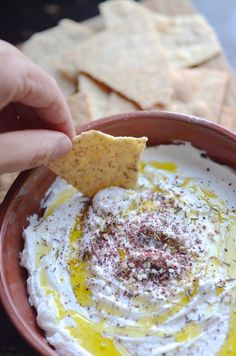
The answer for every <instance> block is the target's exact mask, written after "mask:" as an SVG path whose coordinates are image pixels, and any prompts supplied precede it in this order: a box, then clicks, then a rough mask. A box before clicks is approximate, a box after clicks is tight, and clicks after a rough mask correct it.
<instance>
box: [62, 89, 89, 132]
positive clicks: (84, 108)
mask: <svg viewBox="0 0 236 356" xmlns="http://www.w3.org/2000/svg"><path fill="white" fill-rule="evenodd" d="M67 104H68V106H69V109H70V112H71V115H72V118H73V121H74V124H75V127H79V126H80V125H83V124H87V123H88V122H90V121H92V120H93V118H92V114H91V104H90V100H89V98H88V95H87V94H86V93H75V94H72V95H70V96H69V97H68V98H67Z"/></svg>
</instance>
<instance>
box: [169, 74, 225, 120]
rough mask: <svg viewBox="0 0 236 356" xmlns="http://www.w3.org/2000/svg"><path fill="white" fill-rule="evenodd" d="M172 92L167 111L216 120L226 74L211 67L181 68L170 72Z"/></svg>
mask: <svg viewBox="0 0 236 356" xmlns="http://www.w3.org/2000/svg"><path fill="white" fill-rule="evenodd" d="M172 77H173V85H174V94H173V97H172V100H171V102H170V104H169V105H168V106H167V107H166V108H165V110H167V111H176V112H181V113H184V114H190V115H196V116H200V117H205V118H206V119H209V120H212V121H215V122H218V119H219V117H220V114H221V108H222V104H223V99H224V96H225V91H226V85H227V82H228V74H227V73H225V72H223V71H219V70H213V69H202V68H196V69H181V70H178V71H174V72H173V73H172Z"/></svg>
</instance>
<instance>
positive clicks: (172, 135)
mask: <svg viewBox="0 0 236 356" xmlns="http://www.w3.org/2000/svg"><path fill="white" fill-rule="evenodd" d="M89 129H96V130H100V131H103V132H106V133H108V134H112V135H114V136H121V135H124V136H137V137H140V136H147V137H148V139H149V140H148V145H149V146H153V145H158V144H160V143H162V144H168V143H171V142H173V141H175V140H180V141H181V140H182V141H190V142H192V144H193V145H194V146H196V147H198V148H200V149H203V150H204V151H206V152H207V154H208V155H209V156H210V157H211V158H212V159H214V160H216V161H217V162H219V163H223V164H226V165H228V166H231V167H234V168H236V135H235V134H234V133H232V132H230V131H228V130H226V129H224V128H223V127H221V126H219V125H216V124H214V123H212V122H208V121H206V120H202V119H197V118H195V117H192V116H187V115H180V114H174V113H163V112H138V113H132V114H123V115H118V116H113V117H110V118H107V119H102V120H98V121H94V122H92V123H90V124H87V125H84V126H82V127H80V128H79V130H78V133H80V132H81V131H86V130H89ZM54 179H55V175H54V174H53V173H51V172H50V171H48V170H47V169H46V168H44V167H40V168H36V169H33V170H29V171H26V172H23V173H21V174H20V175H19V176H18V178H17V179H16V181H15V182H14V184H13V186H12V187H11V189H10V190H9V192H8V194H7V196H6V198H5V199H4V202H3V204H2V206H1V210H0V223H1V230H0V297H1V300H2V304H3V306H4V308H5V310H6V312H7V314H8V315H9V317H10V319H11V321H12V322H13V324H14V325H15V327H16V328H17V330H18V331H19V332H20V334H21V335H22V336H23V337H24V338H25V340H27V341H28V343H29V344H30V345H31V346H32V347H33V348H34V349H35V350H36V351H38V352H39V353H41V354H43V355H56V353H55V351H54V350H53V349H52V348H51V347H50V346H49V345H48V343H47V342H46V340H45V338H44V334H43V332H42V331H41V330H40V329H39V328H38V327H37V325H36V313H35V310H34V309H33V308H32V307H31V306H30V305H29V302H28V296H27V290H26V278H27V273H26V271H25V270H24V269H23V268H22V267H21V266H20V265H19V252H20V251H21V250H22V248H23V240H22V237H21V235H22V230H23V228H24V227H26V226H27V217H28V216H29V215H31V214H33V213H40V201H41V199H42V198H43V196H44V194H45V192H46V191H47V189H48V188H49V187H50V185H51V183H52V182H53V180H54Z"/></svg>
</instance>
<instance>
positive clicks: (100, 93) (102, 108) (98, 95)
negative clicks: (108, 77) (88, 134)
mask: <svg viewBox="0 0 236 356" xmlns="http://www.w3.org/2000/svg"><path fill="white" fill-rule="evenodd" d="M78 85H79V91H80V93H84V94H86V95H87V96H88V100H89V104H90V114H91V119H92V120H96V119H100V118H102V117H104V116H105V114H106V110H107V105H108V97H109V92H110V90H109V89H108V88H107V87H106V86H105V85H103V84H101V83H98V82H97V81H95V80H94V79H92V78H90V77H89V76H87V75H85V74H80V75H79V77H78Z"/></svg>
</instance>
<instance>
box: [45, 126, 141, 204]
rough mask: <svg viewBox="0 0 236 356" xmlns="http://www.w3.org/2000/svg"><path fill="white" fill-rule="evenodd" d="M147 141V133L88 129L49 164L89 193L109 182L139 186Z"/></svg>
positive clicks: (107, 185)
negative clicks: (121, 133) (117, 134)
mask: <svg viewBox="0 0 236 356" xmlns="http://www.w3.org/2000/svg"><path fill="white" fill-rule="evenodd" d="M146 142H147V138H146V137H141V138H134V137H113V136H110V135H107V134H104V133H102V132H99V131H94V130H91V131H87V132H84V133H82V134H80V135H79V136H77V137H76V138H75V139H74V144H73V148H72V150H71V151H70V152H69V153H68V154H67V155H66V156H64V157H62V158H59V159H57V160H55V161H53V162H51V163H50V164H49V165H48V168H49V169H51V170H52V171H53V172H54V173H56V174H57V175H58V176H60V177H61V178H63V179H65V180H66V181H67V182H68V183H70V184H71V185H73V186H74V187H76V188H77V189H78V190H80V191H81V192H82V193H83V194H85V195H86V196H88V197H92V196H93V195H94V194H96V193H97V192H98V191H99V190H101V189H104V188H107V187H109V186H119V187H124V188H135V186H136V183H137V179H138V173H139V163H140V154H141V153H142V151H143V150H144V148H145V146H146Z"/></svg>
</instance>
